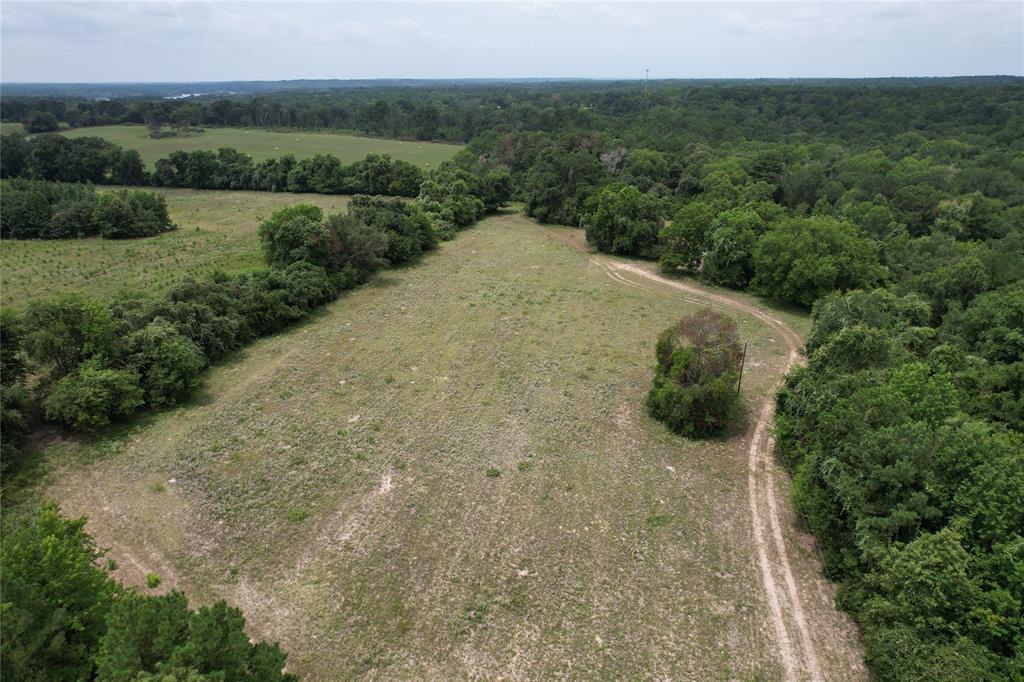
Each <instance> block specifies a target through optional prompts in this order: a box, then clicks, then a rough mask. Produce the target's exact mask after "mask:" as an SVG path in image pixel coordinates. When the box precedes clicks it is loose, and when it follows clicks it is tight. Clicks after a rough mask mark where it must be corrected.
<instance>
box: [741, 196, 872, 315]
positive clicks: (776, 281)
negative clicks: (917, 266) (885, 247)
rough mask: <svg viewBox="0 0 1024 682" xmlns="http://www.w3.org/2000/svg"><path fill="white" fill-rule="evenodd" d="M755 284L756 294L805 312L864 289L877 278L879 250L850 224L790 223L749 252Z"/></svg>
mask: <svg viewBox="0 0 1024 682" xmlns="http://www.w3.org/2000/svg"><path fill="white" fill-rule="evenodd" d="M754 273H755V274H754V279H753V280H752V282H751V286H752V287H753V288H754V289H755V290H756V291H758V292H759V293H761V294H764V295H765V296H768V297H770V298H774V299H777V300H780V301H789V302H792V303H796V304H799V305H802V306H805V307H808V308H809V307H811V305H812V304H813V303H814V301H816V300H817V299H819V298H821V297H822V296H824V295H825V294H828V293H831V292H833V291H846V290H849V289H857V288H865V287H870V286H872V285H874V284H876V283H877V282H878V281H879V280H880V279H881V276H882V268H881V267H880V265H879V263H878V249H877V247H876V245H875V244H874V242H872V241H871V240H870V239H867V238H866V237H863V236H861V235H860V234H859V233H858V232H857V230H856V228H855V227H853V226H852V225H850V224H849V223H845V222H841V221H839V220H836V219H834V218H827V217H823V216H814V217H811V218H791V219H790V220H788V221H785V222H783V223H782V224H781V225H779V226H778V227H776V228H774V229H772V230H771V231H769V232H768V233H767V234H765V235H764V236H763V237H762V238H761V239H760V240H759V241H758V243H757V245H756V246H755V247H754Z"/></svg>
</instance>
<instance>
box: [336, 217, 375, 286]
mask: <svg viewBox="0 0 1024 682" xmlns="http://www.w3.org/2000/svg"><path fill="white" fill-rule="evenodd" d="M327 231H328V233H329V234H330V235H331V270H332V271H333V272H338V273H342V274H343V276H344V281H343V283H342V284H343V287H344V286H351V285H354V284H358V283H359V282H362V281H364V280H365V279H366V278H367V277H369V276H370V274H371V273H373V272H374V271H375V270H377V269H378V268H381V267H383V266H385V265H387V264H388V261H387V259H386V258H385V257H384V255H385V254H386V253H387V251H388V235H387V233H386V232H384V231H383V230H380V229H377V228H376V227H371V226H369V225H367V224H365V223H363V222H362V221H360V220H358V219H357V218H355V217H353V216H350V215H343V214H340V213H336V214H334V215H331V216H329V217H328V218H327Z"/></svg>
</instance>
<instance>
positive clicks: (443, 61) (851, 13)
mask: <svg viewBox="0 0 1024 682" xmlns="http://www.w3.org/2000/svg"><path fill="white" fill-rule="evenodd" d="M0 33H2V35H0V38H2V46H0V58H2V61H0V78H2V79H3V80H4V81H61V82H107V81H217V80H257V79H258V80H264V79H267V80H277V79H286V78H390V77H409V78H435V77H524V76H538V77H555V76H573V77H576V76H583V77H596V78H634V77H641V76H642V75H643V73H644V69H650V73H651V77H652V78H672V77H678V78H691V77H694V78H705V77H783V76H896V75H899V76H903V75H908V76H941V75H970V74H1015V75H1024V2H1020V1H1019V0H1008V1H999V2H973V1H972V2H962V1H961V2H953V1H948V0H929V1H925V2H902V1H894V0H889V1H886V2H864V1H856V2H849V1H839V0H833V1H819V2H770V1H755V2H730V1H725V0H721V1H705V2H628V3H622V2H619V3H614V2H610V3H597V2H592V3H591V2H586V3H585V2H549V1H535V2H475V3H472V4H470V3H458V2H375V3H352V2H282V1H277V2H253V1H250V2H113V3H111V2H106V3H98V2H49V1H46V0H35V1H33V2H24V1H22V2H19V1H12V0H4V2H3V3H2V4H0Z"/></svg>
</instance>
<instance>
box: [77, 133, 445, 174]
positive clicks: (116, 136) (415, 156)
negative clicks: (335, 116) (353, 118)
mask: <svg viewBox="0 0 1024 682" xmlns="http://www.w3.org/2000/svg"><path fill="white" fill-rule="evenodd" d="M63 134H64V135H67V136H68V137H102V138H104V139H107V140H110V141H111V142H113V143H114V144H119V145H121V146H122V147H124V148H125V149H137V150H139V153H140V154H142V160H143V161H144V162H145V163H146V166H147V167H149V168H150V169H152V168H153V165H154V164H155V163H156V161H157V159H161V158H164V157H166V156H169V155H170V153H171V152H176V151H186V152H191V151H195V150H197V149H210V150H214V151H216V150H217V149H219V148H221V147H233V148H235V149H237V150H238V151H240V152H244V153H246V154H250V155H252V158H253V160H254V161H263V160H265V159H273V158H277V157H279V156H284V155H285V154H294V155H295V156H296V157H298V158H300V159H304V158H307V157H310V156H313V155H315V154H332V155H334V156H336V157H338V158H339V159H340V160H341V161H342V162H343V163H352V162H354V161H361V160H363V159H364V158H365V157H366V155H367V154H371V153H375V154H390V155H391V157H392V158H394V159H402V160H403V161H408V162H410V163H414V164H416V165H417V166H419V167H420V168H423V169H429V168H434V167H436V166H438V165H439V164H440V163H441V162H443V161H446V160H448V159H450V158H451V157H453V156H454V155H455V153H456V152H458V151H459V150H460V149H462V147H461V146H460V145H454V144H439V143H436V142H415V141H412V142H408V141H403V140H387V139H381V138H374V137H360V136H358V135H342V134H339V133H311V132H306V131H291V132H276V131H272V130H261V129H259V128H207V129H206V130H205V131H204V132H202V133H198V134H195V135H186V136H183V137H166V138H162V139H159V140H154V139H151V138H150V137H149V131H148V130H147V129H146V127H145V126H140V125H113V126H97V127H95V128H76V129H74V130H68V131H65V132H64V133H63Z"/></svg>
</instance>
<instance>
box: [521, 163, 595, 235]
mask: <svg viewBox="0 0 1024 682" xmlns="http://www.w3.org/2000/svg"><path fill="white" fill-rule="evenodd" d="M603 178H604V171H603V169H602V167H601V163H600V162H599V161H598V159H597V158H596V156H595V155H594V154H592V153H590V152H589V151H586V150H583V149H573V150H570V151H563V150H562V149H559V148H557V147H549V148H547V149H545V150H544V151H542V152H541V153H540V154H539V155H538V156H537V158H536V159H535V160H534V161H533V163H532V165H531V166H530V169H529V171H528V172H527V173H526V175H525V177H524V178H523V180H522V192H523V198H524V199H525V201H526V215H528V216H531V217H533V218H536V219H537V220H539V221H540V222H542V223H557V224H560V225H579V224H580V221H581V220H582V217H583V207H584V205H585V203H586V200H587V198H588V197H589V196H590V195H591V194H593V193H594V192H595V191H596V189H597V187H598V186H599V185H600V184H602V181H603Z"/></svg>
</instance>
